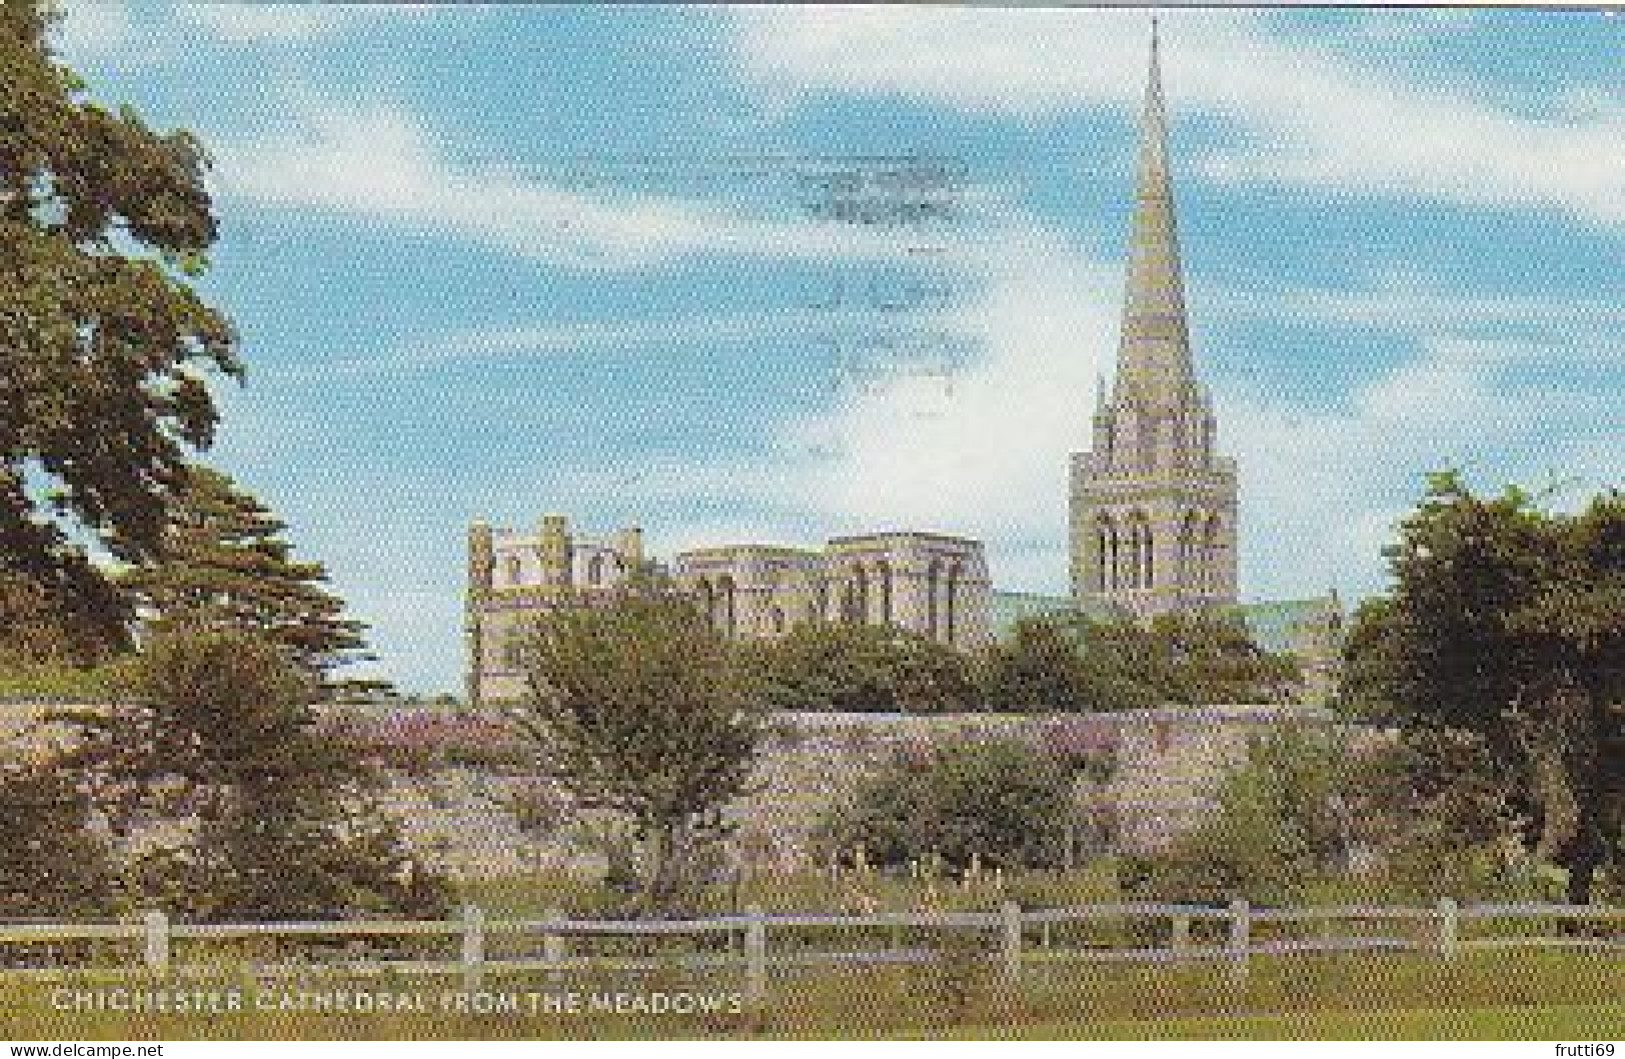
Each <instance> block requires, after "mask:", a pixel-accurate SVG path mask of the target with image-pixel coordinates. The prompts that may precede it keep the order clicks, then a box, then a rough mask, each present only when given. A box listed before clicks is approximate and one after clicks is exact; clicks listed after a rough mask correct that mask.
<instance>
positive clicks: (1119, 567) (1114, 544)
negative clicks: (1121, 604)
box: [1106, 522, 1123, 591]
mask: <svg viewBox="0 0 1625 1059" xmlns="http://www.w3.org/2000/svg"><path fill="white" fill-rule="evenodd" d="M1106 526H1107V531H1108V532H1109V533H1110V534H1111V560H1110V562H1109V563H1108V564H1107V565H1108V566H1109V568H1110V570H1111V575H1112V583H1111V587H1112V590H1113V591H1116V590H1117V589H1119V588H1122V587H1123V535H1122V532H1121V531H1120V530H1119V529H1118V527H1117V524H1116V523H1115V522H1108V523H1107V524H1106Z"/></svg>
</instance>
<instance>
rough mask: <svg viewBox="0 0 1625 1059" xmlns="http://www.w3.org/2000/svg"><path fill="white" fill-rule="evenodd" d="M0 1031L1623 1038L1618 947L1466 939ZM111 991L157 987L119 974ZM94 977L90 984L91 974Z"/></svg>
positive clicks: (693, 979) (1, 1025)
mask: <svg viewBox="0 0 1625 1059" xmlns="http://www.w3.org/2000/svg"><path fill="white" fill-rule="evenodd" d="M4 977H5V975H4V973H3V972H0V1032H4V1034H5V1035H6V1036H8V1037H11V1038H14V1039H40V1040H53V1039H70V1040H108V1039H116V1040H144V1039H154V1040H238V1039H242V1040H250V1039H273V1040H280V1039H293V1040H297V1039H320V1040H334V1039H346V1038H354V1039H374V1040H380V1039H381V1040H390V1039H417V1038H428V1039H469V1040H478V1039H532V1038H541V1039H550V1038H588V1039H597V1038H604V1039H629V1038H654V1039H660V1038H683V1039H692V1038H713V1037H719V1038H720V1037H726V1038H740V1037H784V1038H815V1039H825V1038H835V1039H852V1038H871V1037H968V1038H973V1039H980V1038H1000V1037H1018V1038H1029V1039H1030V1038H1046V1037H1056V1038H1096V1039H1161V1038H1167V1039H1207V1038H1247V1039H1290V1038H1303V1039H1362V1038H1364V1039H1372V1038H1382V1037H1393V1038H1399V1039H1417V1038H1466V1039H1480V1038H1497V1039H1499V1038H1506V1039H1555V1038H1562V1039H1577V1038H1589V1039H1597V1038H1599V1037H1600V1038H1603V1039H1607V1038H1610V1037H1616V1038H1617V1037H1619V1036H1622V1035H1625V1025H1622V1023H1625V1002H1622V1001H1621V999H1620V998H1621V997H1625V960H1621V959H1620V958H1619V957H1618V956H1617V955H1615V956H1609V955H1586V954H1581V953H1575V952H1555V953H1547V952H1526V953H1517V954H1506V953H1470V954H1463V955H1462V956H1461V957H1460V958H1459V959H1458V960H1456V961H1455V962H1452V963H1447V962H1445V961H1443V960H1441V959H1440V958H1438V957H1437V956H1434V955H1428V954H1338V955H1316V956H1294V957H1255V958H1254V960H1253V961H1252V972H1251V974H1250V975H1248V977H1247V978H1246V980H1245V981H1237V980H1234V979H1233V978H1232V977H1231V976H1230V974H1229V971H1228V969H1227V968H1226V967H1223V966H1219V965H1213V964H1183V965H1177V966H1176V965H1154V966H1151V965H1141V966H1125V965H1119V964H1086V963H1077V964H1070V965H1048V966H1044V967H1038V968H1032V969H1030V970H1029V971H1028V972H1027V974H1026V977H1025V978H1024V981H1023V983H1022V987H1021V989H1020V990H1019V992H1018V993H1015V994H1012V993H1009V992H1007V991H1005V990H1004V989H1002V988H1001V987H1000V986H999V984H998V983H997V981H996V979H995V978H994V975H993V969H992V967H991V965H990V964H988V963H987V962H986V961H982V960H975V959H957V958H955V957H954V956H953V954H951V953H950V954H947V955H946V956H945V958H944V959H943V960H941V961H939V962H938V963H935V964H931V965H924V966H917V967H885V968H875V967H870V968H857V967H853V968H849V969H831V968H825V969H821V970H817V971H787V972H781V973H776V974H775V975H774V977H773V980H772V982H771V987H770V994H769V999H768V1002H767V1003H766V1004H765V1005H764V1006H763V1007H762V1008H761V1009H760V1010H757V1011H752V1012H747V1013H745V1014H733V1013H730V1012H728V1011H727V1010H722V1011H718V1012H715V1013H712V1014H684V1015H678V1014H665V1015H647V1014H613V1013H596V1014H594V1013H581V1014H569V1013H564V1012H560V1011H557V1010H552V1011H548V1010H545V1009H541V1010H538V1011H529V1010H524V1009H523V1006H522V1009H521V1010H520V1011H518V1012H516V1013H505V1014H503V1013H496V1014H475V1013H471V1012H466V1011H461V1012H460V1011H456V1010H447V1009H446V1008H445V1007H443V1006H442V1004H441V1002H440V998H441V993H442V991H443V990H444V991H451V995H453V996H455V995H456V993H455V991H456V990H457V988H458V987H457V985H456V983H455V982H452V981H450V980H444V979H442V980H431V979H428V978H423V977H414V978H406V977H404V976H400V975H385V976H381V977H373V978H368V979H352V980H348V981H345V980H339V979H334V978H322V979H310V980H306V981H303V982H280V983H276V984H270V983H260V982H258V981H255V980H253V979H251V978H247V977H243V976H242V975H241V974H239V975H237V976H236V977H232V976H230V975H223V976H222V977H221V979H220V980H219V981H217V982H214V983H188V984H186V985H185V986H177V985H175V984H173V983H170V984H169V985H168V986H167V988H172V989H176V988H186V989H194V988H215V989H220V988H226V987H231V986H236V987H238V988H240V989H241V990H242V991H243V993H244V996H245V1001H244V1007H245V1010H242V1011H239V1012H226V1013H219V1014H180V1013H173V1012H171V1013H151V1012H149V1013H141V1014H123V1013H118V1012H107V1011H102V1012H71V1013H70V1012H63V1011H60V1010H57V1009H56V1008H55V1007H54V1006H53V999H52V991H53V990H54V989H57V988H69V989H81V990H94V989H96V988H98V987H97V986H96V985H93V984H91V983H89V982H88V981H82V982H73V981H69V982H65V983H61V984H59V985H53V984H47V983H41V982H38V981H21V980H17V979H16V978H15V977H14V978H13V980H12V981H9V982H6V981H4ZM125 984H126V985H127V986H128V987H129V988H133V989H139V988H159V987H163V986H162V984H161V983H157V982H154V981H151V980H146V981H145V983H144V984H143V982H142V980H141V979H140V977H139V976H137V975H132V976H131V979H130V981H129V982H127V983H125ZM100 988H103V989H105V988H106V984H105V983H103V984H102V985H101V986H100ZM485 988H486V989H487V990H488V991H490V992H491V993H505V992H511V993H516V994H520V995H523V994H526V993H529V992H537V993H542V994H551V995H553V996H556V997H557V996H562V995H564V994H566V993H568V992H571V991H575V992H578V993H581V994H589V993H594V992H611V991H617V990H620V991H640V992H642V993H643V994H644V995H647V994H649V993H651V992H664V993H667V994H672V993H678V992H688V993H693V994H726V993H730V992H734V991H737V990H738V989H739V988H740V983H739V981H738V978H737V976H736V975H733V974H730V973H728V972H716V973H713V974H709V975H706V976H703V977H702V976H698V975H695V974H686V975H685V974H682V973H680V972H676V971H667V972H661V973H659V974H650V975H645V976H639V977H636V978H634V977H632V976H628V975H624V974H623V975H614V976H611V975H608V974H599V975H595V976H588V975H578V974H574V973H572V974H570V975H569V976H568V978H566V979H552V980H549V979H547V978H545V977H543V976H542V975H529V976H523V977H521V976H513V977H508V978H492V979H490V980H489V981H488V982H487V983H486V986H485ZM261 989H267V990H270V991H271V993H272V994H273V995H275V996H281V995H283V994H287V993H293V992H296V991H298V990H310V991H318V992H320V991H329V990H345V989H350V990H365V991H368V992H370V993H372V994H375V995H376V994H380V993H394V994H399V993H409V994H418V995H421V996H423V997H424V998H425V1004H426V1006H427V1008H428V1010H427V1011H426V1012H423V1013H415V1012H388V1013H376V1012H375V1013H365V1014H363V1013H355V1012H348V1013H344V1012H335V1013H318V1012H310V1011H303V1012H301V1011H276V1010H255V1006H256V1004H255V998H256V996H257V995H258V993H259V991H260V990H261Z"/></svg>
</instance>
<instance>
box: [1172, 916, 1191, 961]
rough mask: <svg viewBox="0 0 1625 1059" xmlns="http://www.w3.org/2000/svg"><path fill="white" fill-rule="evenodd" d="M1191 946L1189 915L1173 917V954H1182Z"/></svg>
mask: <svg viewBox="0 0 1625 1059" xmlns="http://www.w3.org/2000/svg"><path fill="white" fill-rule="evenodd" d="M1190 947H1191V917H1190V916H1187V915H1177V916H1175V917H1174V936H1173V950H1174V954H1175V955H1183V954H1185V953H1186V952H1189V951H1190Z"/></svg>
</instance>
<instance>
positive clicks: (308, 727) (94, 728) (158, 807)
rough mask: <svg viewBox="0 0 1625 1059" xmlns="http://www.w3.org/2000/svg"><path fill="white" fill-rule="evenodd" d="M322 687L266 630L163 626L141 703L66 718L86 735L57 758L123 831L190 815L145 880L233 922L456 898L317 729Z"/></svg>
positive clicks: (153, 856)
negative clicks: (421, 864) (418, 859)
mask: <svg viewBox="0 0 1625 1059" xmlns="http://www.w3.org/2000/svg"><path fill="white" fill-rule="evenodd" d="M312 689H313V683H312V678H311V675H310V674H309V673H308V672H306V671H305V670H303V669H301V668H300V667H298V666H297V665H294V664H292V663H291V662H290V661H289V660H288V658H287V656H286V654H285V653H284V651H283V650H282V648H281V646H280V645H279V644H277V643H275V642H272V641H268V640H266V639H265V638H263V637H261V636H258V635H256V634H252V633H246V632H242V631H240V630H232V629H199V628H197V627H192V626H186V625H178V626H177V625H159V626H157V627H155V628H154V629H152V630H151V632H150V635H149V636H148V638H147V641H146V643H145V644H144V645H143V649H142V652H141V654H140V655H139V657H138V659H137V660H136V661H135V662H134V664H133V666H132V671H131V676H130V677H129V683H128V686H127V687H126V688H125V689H124V690H125V695H124V698H126V699H128V700H129V701H130V703H131V704H130V705H127V706H121V707H116V708H105V709H99V710H95V711H82V712H77V713H70V714H66V715H64V717H65V719H67V720H71V721H72V722H73V723H74V724H76V725H77V726H78V728H79V730H80V733H81V739H80V740H79V744H78V746H77V747H76V748H75V749H73V750H72V751H70V752H69V753H68V754H67V755H66V756H65V757H64V759H63V761H62V762H61V764H60V768H61V769H62V770H63V772H64V773H65V774H71V775H76V776H80V777H83V782H84V784H85V786H86V789H88V790H90V791H91V792H92V794H93V797H94V799H95V802H96V805H97V807H98V809H99V810H100V811H101V812H102V813H103V814H104V815H105V817H106V819H107V820H108V822H109V824H110V826H111V828H112V830H113V832H114V834H116V835H120V836H130V835H133V834H138V833H141V832H142V831H144V830H149V831H150V829H152V828H153V827H154V826H156V825H165V824H168V825H174V824H177V823H178V824H180V825H182V826H183V830H184V829H186V828H188V827H189V828H190V836H189V838H187V839H186V840H185V841H182V842H180V843H178V844H177V843H174V842H166V843H163V844H161V845H160V846H159V848H157V849H156V850H154V851H152V852H151V853H149V854H148V855H146V856H145V857H144V858H143V859H142V860H141V861H139V862H138V863H136V864H135V865H134V871H133V877H134V880H135V886H136V889H137V890H138V891H139V892H141V893H143V894H144V895H146V896H147V897H148V898H149V899H159V900H163V901H166V902H168V903H169V907H172V908H176V909H179V910H182V911H186V912H189V913H191V914H193V915H195V916H200V917H205V918H224V919H230V918H240V917H260V918H277V917H285V916H292V915H309V916H314V917H318V918H326V917H333V916H342V915H345V914H348V913H355V912H364V911H377V910H381V909H384V908H401V909H408V910H413V911H420V912H434V911H436V910H439V909H443V908H444V907H445V904H446V900H445V894H444V892H443V891H442V890H441V889H440V888H439V884H438V883H437V882H436V880H434V879H433V878H432V877H430V876H428V875H426V874H424V873H422V872H421V871H420V870H419V869H418V868H417V866H416V865H415V864H414V862H413V861H412V858H411V857H410V856H409V855H408V854H407V852H406V850H405V847H404V845H403V843H402V842H401V840H400V837H399V835H398V833H397V832H396V830H395V828H394V826H393V824H392V823H391V822H390V821H388V820H387V819H385V818H384V817H383V816H382V815H381V814H380V813H379V812H377V811H376V808H375V807H374V806H373V805H372V803H371V801H370V799H369V796H368V790H369V786H370V784H369V780H370V779H371V777H370V776H369V773H368V770H367V768H366V767H365V765H364V764H363V762H362V761H361V760H360V759H359V758H358V757H357V755H356V754H355V753H354V752H353V751H352V750H351V749H350V748H349V747H348V746H347V745H346V744H344V743H342V742H339V741H335V740H333V739H331V738H329V737H327V735H326V734H324V733H323V732H322V731H321V730H320V729H318V727H317V725H316V720H317V718H316V716H315V711H314V710H313V709H312V707H311V706H310V702H311V697H312Z"/></svg>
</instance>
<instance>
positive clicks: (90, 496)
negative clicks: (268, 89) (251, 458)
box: [0, 0, 240, 640]
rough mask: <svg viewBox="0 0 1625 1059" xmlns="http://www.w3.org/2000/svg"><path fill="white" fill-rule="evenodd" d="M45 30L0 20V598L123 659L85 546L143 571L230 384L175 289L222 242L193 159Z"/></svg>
mask: <svg viewBox="0 0 1625 1059" xmlns="http://www.w3.org/2000/svg"><path fill="white" fill-rule="evenodd" d="M51 22H52V16H51V14H50V13H49V11H48V10H47V8H46V7H45V5H44V4H42V3H41V2H39V0H3V3H0V262H3V264H0V578H5V579H13V578H15V579H21V580H24V581H28V582H31V583H32V584H34V585H36V586H38V587H39V588H41V589H42V590H44V591H45V592H46V593H48V594H49V595H50V596H51V598H52V599H54V600H56V601H58V602H59V603H60V605H61V606H62V607H63V609H64V610H65V611H66V612H68V613H71V614H74V615H76V616H78V619H79V620H81V621H82V622H85V623H87V624H89V625H92V626H95V627H97V628H98V629H99V630H100V631H101V633H102V634H103V635H104V636H106V637H107V638H109V639H115V640H116V639H117V637H118V636H119V635H120V634H121V633H122V630H123V627H124V625H125V623H126V620H127V617H128V611H127V608H126V606H125V604H124V601H123V599H122V597H121V596H120V594H119V593H118V592H117V590H116V589H115V588H114V587H113V586H112V585H110V584H109V583H108V581H107V579H106V578H105V577H104V576H103V575H102V574H101V573H100V572H99V570H98V569H97V567H96V565H95V564H94V563H93V562H92V560H91V556H90V554H89V552H88V550H87V545H91V546H99V547H100V548H102V549H105V550H106V551H107V552H109V553H111V554H112V555H113V556H114V557H116V558H118V559H121V560H124V561H128V562H140V561H143V560H146V559H148V558H150V557H151V556H152V555H153V554H154V553H155V551H156V550H157V549H158V547H159V544H160V540H161V538H162V533H163V527H164V522H165V514H166V511H167V508H168V504H169V500H170V498H171V496H172V495H173V494H174V492H175V491H176V490H177V489H179V488H180V487H181V486H182V485H183V484H184V480H185V472H186V466H187V456H188V453H189V450H192V449H196V448H199V447H204V446H207V445H208V444H209V443H210V441H211V440H212V436H213V433H214V428H215V424H216V419H217V413H216V409H215V406H214V403H213V401H212V399H211V397H210V395H209V391H208V387H207V383H206V375H207V373H208V372H209V371H217V372H220V373H223V374H225V375H227V376H234V375H236V374H238V373H239V370H240V369H239V365H238V362H237V359H236V356H235V354H234V352H233V335H232V331H231V328H230V326H229V324H228V323H227V321H226V319H225V318H224V317H223V316H222V315H221V314H220V313H218V312H217V311H215V310H214V309H212V308H210V307H209V306H208V305H206V304H205V303H204V302H203V301H202V300H201V299H200V298H199V297H198V295H197V294H196V292H195V291H193V289H192V288H191V287H190V286H189V285H188V283H187V280H188V277H189V275H191V274H194V273H195V272H196V271H197V270H198V269H199V268H200V267H201V263H202V260H203V254H204V252H205V251H206V250H207V249H208V248H209V246H210V245H211V244H212V243H213V242H214V240H215V234H216V233H215V220H214V217H213V214H212V213H211V209H210V203H209V197H208V195H207V194H206V192H205V190H204V182H203V175H204V170H205V167H206V164H207V162H206V158H205V156H204V153H203V150H202V148H201V147H200V146H199V144H198V142H197V141H196V140H195V139H194V138H193V137H192V136H191V135H190V134H188V133H185V132H173V133H167V134H166V133H158V132H155V131H153V130H152V129H150V128H148V126H147V125H146V124H145V123H144V122H143V121H142V120H141V118H140V117H139V116H137V115H136V114H135V113H134V112H133V111H132V110H130V109H128V108H119V109H116V110H110V109H108V108H106V107H103V106H101V105H98V104H96V103H94V102H91V101H89V100H87V99H85V98H84V85H83V84H82V82H81V81H80V80H79V79H78V78H77V77H76V76H75V75H74V74H73V73H72V72H70V71H69V70H67V69H66V68H64V67H63V66H62V65H60V64H59V63H58V62H57V61H56V60H55V58H54V57H53V55H52V54H51V51H50V47H49V42H48V33H49V30H50V28H51Z"/></svg>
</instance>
